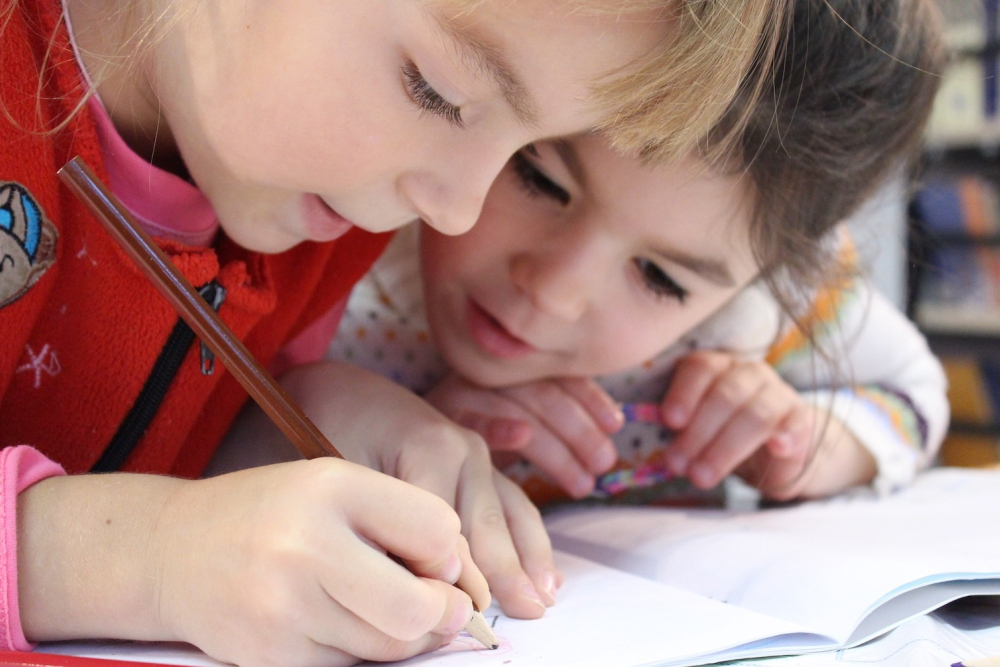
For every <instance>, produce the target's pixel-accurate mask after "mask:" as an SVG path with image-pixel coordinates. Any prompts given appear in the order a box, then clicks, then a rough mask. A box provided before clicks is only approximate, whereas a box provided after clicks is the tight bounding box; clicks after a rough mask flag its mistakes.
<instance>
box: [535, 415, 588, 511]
mask: <svg viewBox="0 0 1000 667" xmlns="http://www.w3.org/2000/svg"><path fill="white" fill-rule="evenodd" d="M521 456H522V457H523V458H524V459H525V460H526V461H529V462H530V463H531V464H532V465H534V466H535V467H536V468H538V469H539V470H540V471H542V472H543V473H545V474H546V475H548V476H549V477H550V478H551V479H552V481H554V482H555V483H556V484H558V485H559V487H560V488H562V489H563V490H564V491H565V492H566V493H568V494H569V495H570V497H572V498H577V499H579V498H584V497H586V496H587V495H589V494H590V492H591V491H593V490H594V485H595V484H596V483H597V478H596V476H595V475H594V474H592V473H591V472H590V471H589V470H587V469H585V468H584V467H583V465H581V463H580V461H579V460H578V459H577V458H576V456H575V455H574V453H573V452H572V451H570V449H569V448H568V447H567V446H566V443H565V442H563V441H562V440H561V439H560V438H557V437H555V436H554V435H552V434H551V433H550V432H549V431H547V430H544V429H540V430H536V431H535V433H534V437H533V438H532V439H531V442H530V443H528V446H527V447H525V448H524V449H523V450H521Z"/></svg>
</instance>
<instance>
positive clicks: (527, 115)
mask: <svg viewBox="0 0 1000 667" xmlns="http://www.w3.org/2000/svg"><path fill="white" fill-rule="evenodd" d="M433 14H434V17H435V18H436V19H437V22H438V23H439V24H440V26H441V28H442V29H443V30H444V31H445V32H446V33H447V34H448V35H449V36H451V38H452V39H453V40H454V42H455V43H456V44H457V45H458V47H459V50H460V51H461V55H462V57H463V58H464V59H465V60H467V61H468V62H470V63H471V64H472V65H473V67H474V69H475V70H476V71H477V72H481V73H485V74H486V76H487V77H488V78H489V79H490V80H491V81H492V82H493V83H494V84H496V86H497V87H498V88H499V89H500V94H501V95H503V98H504V100H505V101H506V102H507V105H508V106H509V107H510V108H511V110H512V111H513V112H514V115H515V116H516V117H517V119H518V121H519V122H520V123H521V124H522V125H527V126H529V127H536V126H537V125H538V108H537V106H536V105H535V103H534V100H532V99H531V95H529V94H528V89H527V87H526V86H525V85H524V82H523V81H521V79H520V77H518V76H517V73H516V72H515V71H514V68H513V67H511V65H510V63H509V62H508V61H507V58H506V57H505V56H504V53H503V50H502V49H501V48H499V47H498V46H496V44H494V43H493V42H491V41H489V40H488V39H486V38H484V37H483V36H481V35H479V34H477V33H476V32H475V31H474V30H473V29H472V28H471V27H469V26H463V25H459V24H457V23H456V22H454V21H450V20H448V19H447V18H446V17H444V16H442V15H440V14H438V13H437V12H433Z"/></svg>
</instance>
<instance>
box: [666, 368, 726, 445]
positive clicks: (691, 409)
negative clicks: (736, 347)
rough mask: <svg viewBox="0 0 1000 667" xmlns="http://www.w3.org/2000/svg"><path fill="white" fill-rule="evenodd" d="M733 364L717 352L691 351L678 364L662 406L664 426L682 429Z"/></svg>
mask: <svg viewBox="0 0 1000 667" xmlns="http://www.w3.org/2000/svg"><path fill="white" fill-rule="evenodd" d="M734 363H735V361H734V357H733V356H732V355H729V354H723V353H718V352H692V353H691V354H689V355H687V356H686V357H684V358H683V359H681V360H680V361H678V362H677V365H676V367H675V368H674V375H673V378H672V379H671V380H670V387H669V388H668V389H667V394H666V396H664V397H663V402H662V404H661V405H662V411H663V421H664V423H665V424H666V425H667V426H669V427H670V428H673V429H675V430H680V429H683V428H685V427H686V426H687V425H688V423H689V421H690V420H691V418H692V416H693V415H694V413H695V411H696V410H697V408H698V406H699V405H700V404H701V402H702V401H703V400H704V397H705V394H706V393H707V392H708V390H709V389H710V388H711V387H712V385H713V384H714V383H715V382H716V380H717V379H718V378H719V377H720V376H722V375H723V374H724V373H726V372H727V371H728V370H729V369H730V368H732V366H733V364H734Z"/></svg>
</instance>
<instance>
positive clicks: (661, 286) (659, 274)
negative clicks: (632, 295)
mask: <svg viewBox="0 0 1000 667" xmlns="http://www.w3.org/2000/svg"><path fill="white" fill-rule="evenodd" d="M632 261H633V262H635V268H636V269H637V270H638V271H639V275H640V277H641V278H642V283H643V285H645V287H646V289H648V290H649V291H650V292H652V293H653V294H654V295H655V296H656V297H658V298H671V299H677V301H679V302H680V303H681V304H683V303H684V300H685V299H687V297H688V294H689V292H688V291H687V290H686V289H684V288H683V287H681V286H680V285H678V284H677V281H675V280H674V279H673V278H671V277H670V276H669V275H667V273H666V272H665V271H664V270H663V269H661V268H660V267H659V266H657V265H656V263H655V262H651V261H650V260H648V259H643V258H641V257H637V258H635V259H634V260H632Z"/></svg>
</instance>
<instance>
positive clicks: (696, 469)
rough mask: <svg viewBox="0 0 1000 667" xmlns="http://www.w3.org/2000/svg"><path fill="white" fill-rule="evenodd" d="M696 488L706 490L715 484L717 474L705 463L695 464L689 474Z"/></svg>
mask: <svg viewBox="0 0 1000 667" xmlns="http://www.w3.org/2000/svg"><path fill="white" fill-rule="evenodd" d="M688 477H690V478H691V481H693V482H694V483H695V485H696V486H699V487H702V488H706V487H709V486H712V485H713V483H714V482H715V472H713V471H712V469H711V468H710V467H708V466H707V465H706V464H704V463H695V464H694V465H693V466H691V472H690V473H689V474H688Z"/></svg>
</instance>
